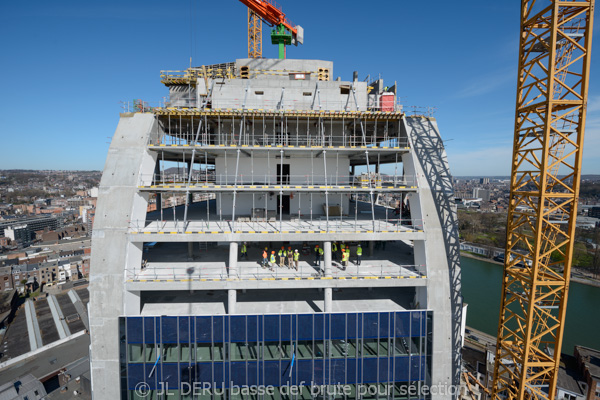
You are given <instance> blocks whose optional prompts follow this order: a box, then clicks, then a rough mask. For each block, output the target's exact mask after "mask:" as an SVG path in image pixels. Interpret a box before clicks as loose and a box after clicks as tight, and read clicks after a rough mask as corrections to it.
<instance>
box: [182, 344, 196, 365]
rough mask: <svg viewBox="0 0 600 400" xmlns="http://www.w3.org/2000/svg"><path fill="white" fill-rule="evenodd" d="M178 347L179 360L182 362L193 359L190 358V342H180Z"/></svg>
mask: <svg viewBox="0 0 600 400" xmlns="http://www.w3.org/2000/svg"><path fill="white" fill-rule="evenodd" d="M179 349H180V354H179V360H180V361H183V362H187V361H193V360H191V359H190V344H189V343H182V344H180V345H179Z"/></svg>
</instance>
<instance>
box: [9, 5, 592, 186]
mask: <svg viewBox="0 0 600 400" xmlns="http://www.w3.org/2000/svg"><path fill="white" fill-rule="evenodd" d="M278 3H279V4H280V5H281V6H282V8H283V10H284V12H285V13H286V14H287V16H288V19H290V20H291V21H292V22H293V23H294V24H298V25H301V26H302V27H303V28H304V32H305V35H304V36H305V43H304V45H302V46H299V47H293V46H289V47H288V52H287V56H288V58H304V59H323V60H331V61H333V63H334V68H333V69H334V70H333V77H334V78H335V77H338V76H340V77H341V78H342V80H351V79H352V72H353V71H358V75H359V79H360V80H363V79H364V78H365V77H366V76H367V75H370V76H371V77H373V76H379V75H381V77H382V78H383V79H384V83H385V84H386V85H389V86H391V84H393V82H397V83H398V88H399V89H398V95H399V96H400V100H401V102H402V103H403V104H404V105H405V107H406V109H411V107H412V106H417V107H435V113H434V115H433V116H434V117H435V118H436V119H437V122H438V126H439V128H440V132H441V134H442V137H443V139H444V140H445V145H446V149H447V153H448V159H449V162H450V169H451V171H452V173H453V175H455V176H466V175H475V176H485V175H488V176H502V175H509V174H510V163H511V152H512V138H513V135H514V133H513V130H514V115H515V112H514V107H515V96H516V81H517V58H518V37H519V8H520V6H519V2H518V1H510V2H509V1H502V2H491V1H481V0H464V1H461V2H459V3H456V2H448V1H442V0H433V1H428V2H415V1H408V0H372V1H370V2H368V3H366V2H364V1H358V0H347V1H325V2H324V1H317V0H304V1H292V0H279V1H278ZM596 14H597V13H596ZM596 16H597V15H596ZM596 27H598V24H596ZM268 32H269V29H268V28H267V27H266V26H265V28H264V29H263V36H264V37H263V56H264V57H272V58H275V57H277V48H276V47H275V46H273V45H271V44H270V40H269V34H268ZM0 35H1V36H0V37H2V38H3V40H2V50H3V52H2V58H1V61H2V62H0V73H1V75H0V76H1V77H2V78H3V82H2V91H1V92H0V93H2V95H1V96H0V139H1V141H0V169H68V170H102V169H103V168H104V162H105V160H106V155H107V152H108V148H109V144H110V138H111V137H112V135H113V133H114V131H115V129H116V126H117V123H118V120H119V112H121V111H122V108H121V104H122V103H121V102H127V101H131V100H132V99H143V100H145V101H147V102H148V103H149V104H150V105H153V104H154V105H155V104H158V102H159V101H160V100H162V99H163V97H165V96H167V95H168V91H167V89H166V87H164V86H163V85H162V84H161V83H160V71H161V70H179V69H185V68H187V67H188V66H189V65H190V57H192V63H193V65H194V66H198V65H205V64H213V63H222V62H231V61H234V60H235V59H236V58H245V57H246V56H247V22H246V7H245V6H244V5H243V4H242V3H241V2H239V1H237V0H222V1H208V0H185V1H183V0H181V1H180V0H171V1H168V2H165V1H155V0H144V1H142V0H129V1H126V0H119V1H114V0H105V1H101V2H97V1H81V0H79V1H71V0H68V1H61V0H59V1H54V2H47V1H39V0H32V1H27V2H23V1H2V2H0ZM593 43H596V48H597V49H598V46H600V41H598V29H595V31H594V35H593ZM597 51H598V52H600V49H598V50H597ZM596 60H598V57H597V56H594V55H593V56H592V67H591V74H590V90H589V98H588V116H587V119H588V121H587V127H586V138H585V148H584V157H583V168H582V173H584V174H600V150H599V149H600V61H598V63H595V61H596Z"/></svg>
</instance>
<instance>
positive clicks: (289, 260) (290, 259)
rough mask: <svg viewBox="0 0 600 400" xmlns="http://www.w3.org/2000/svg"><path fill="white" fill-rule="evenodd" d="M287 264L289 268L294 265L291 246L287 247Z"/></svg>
mask: <svg viewBox="0 0 600 400" xmlns="http://www.w3.org/2000/svg"><path fill="white" fill-rule="evenodd" d="M286 254H287V266H288V268H289V269H292V267H293V266H294V265H293V263H294V252H293V251H292V248H291V247H288V249H287V253H286Z"/></svg>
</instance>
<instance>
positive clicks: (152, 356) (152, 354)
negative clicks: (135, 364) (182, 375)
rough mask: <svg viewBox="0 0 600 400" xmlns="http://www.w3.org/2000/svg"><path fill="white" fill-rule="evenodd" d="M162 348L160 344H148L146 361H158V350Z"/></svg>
mask: <svg viewBox="0 0 600 400" xmlns="http://www.w3.org/2000/svg"><path fill="white" fill-rule="evenodd" d="M159 350H160V345H155V344H146V349H145V352H146V358H145V360H146V362H155V361H156V354H157V353H158V351H159Z"/></svg>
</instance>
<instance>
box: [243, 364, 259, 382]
mask: <svg viewBox="0 0 600 400" xmlns="http://www.w3.org/2000/svg"><path fill="white" fill-rule="evenodd" d="M246 369H247V371H248V377H247V384H248V385H258V384H259V382H258V363H257V362H249V363H248V364H247V366H246Z"/></svg>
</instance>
